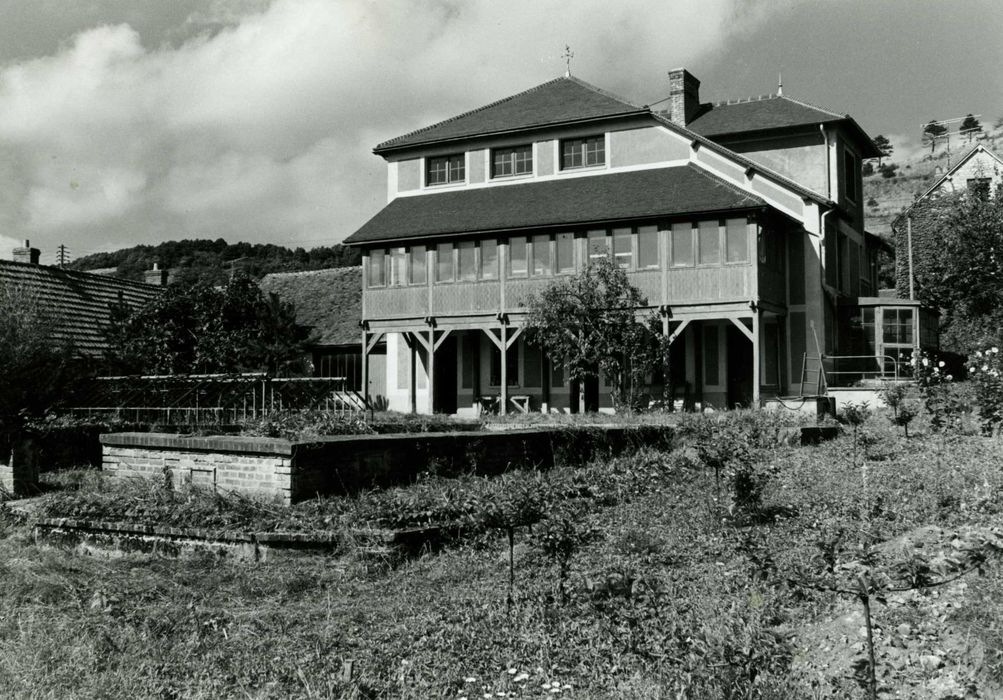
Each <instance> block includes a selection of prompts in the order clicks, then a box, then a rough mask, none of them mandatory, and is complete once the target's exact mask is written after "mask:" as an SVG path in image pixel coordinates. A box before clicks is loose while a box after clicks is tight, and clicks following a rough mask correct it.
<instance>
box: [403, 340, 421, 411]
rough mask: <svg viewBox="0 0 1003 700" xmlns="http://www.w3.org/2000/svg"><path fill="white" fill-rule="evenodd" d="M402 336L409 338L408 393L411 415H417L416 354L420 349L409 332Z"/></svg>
mask: <svg viewBox="0 0 1003 700" xmlns="http://www.w3.org/2000/svg"><path fill="white" fill-rule="evenodd" d="M402 335H403V336H404V337H406V338H408V340H407V341H406V342H407V345H408V348H409V349H410V352H409V353H408V358H409V359H408V364H407V370H408V387H409V389H408V393H409V394H410V397H411V413H417V412H418V381H417V376H416V375H417V368H418V362H417V357H416V354H417V352H418V348H417V347H416V343H415V341H414V340H413V339H411V334H410V332H408V333H402Z"/></svg>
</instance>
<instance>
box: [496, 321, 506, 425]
mask: <svg viewBox="0 0 1003 700" xmlns="http://www.w3.org/2000/svg"><path fill="white" fill-rule="evenodd" d="M499 352H501V405H500V406H499V407H498V413H500V414H501V415H503V416H504V415H505V414H506V413H507V412H508V326H506V325H504V324H502V327H501V347H500V348H499Z"/></svg>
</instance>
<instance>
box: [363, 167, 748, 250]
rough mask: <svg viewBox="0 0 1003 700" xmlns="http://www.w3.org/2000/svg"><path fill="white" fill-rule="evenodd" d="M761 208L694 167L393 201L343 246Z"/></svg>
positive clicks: (463, 191) (455, 192) (727, 185)
mask: <svg viewBox="0 0 1003 700" xmlns="http://www.w3.org/2000/svg"><path fill="white" fill-rule="evenodd" d="M764 205H765V202H764V201H763V200H762V199H760V198H759V197H756V196H754V195H750V194H747V193H745V192H742V191H741V190H739V189H738V188H737V187H734V186H732V185H730V184H728V183H726V182H725V181H724V180H720V179H718V178H716V177H714V176H713V175H710V174H709V173H707V172H706V171H704V170H702V169H700V168H698V167H696V166H693V165H683V166H677V167H673V168H657V169H651V170H637V171H632V172H622V173H610V174H606V175H591V176H582V177H570V178H562V179H557V180H549V181H546V182H531V183H526V184H520V185H504V186H498V187H482V188H477V189H466V190H456V191H454V192H439V193H435V194H427V195H419V196H412V197H398V198H396V199H394V200H393V201H391V202H390V203H389V204H388V205H387V206H386V207H384V208H383V209H382V210H381V211H380V212H379V213H378V214H376V216H374V217H373V218H372V219H370V220H369V221H368V222H366V223H365V224H364V225H363V226H362V228H360V229H359V230H358V231H356V232H355V233H353V234H352V235H351V236H349V237H348V238H347V239H346V240H345V243H350V244H351V243H368V242H378V241H391V240H401V239H413V238H422V237H429V236H441V235H449V234H460V233H478V232H485V233H486V232H499V231H513V230H520V229H533V228H542V227H554V226H565V227H570V226H575V225H586V224H593V223H594V224H601V223H607V222H616V221H625V220H637V219H644V218H652V217H659V216H671V215H673V214H693V215H699V214H700V213H710V212H724V211H728V210H733V209H752V208H756V207H761V206H764Z"/></svg>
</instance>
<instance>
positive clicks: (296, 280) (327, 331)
mask: <svg viewBox="0 0 1003 700" xmlns="http://www.w3.org/2000/svg"><path fill="white" fill-rule="evenodd" d="M260 286H261V290H262V291H263V292H267V293H273V294H276V295H278V297H279V298H280V299H281V300H282V301H288V302H291V303H292V304H293V306H295V307H296V322H297V323H299V324H300V325H303V326H310V327H312V328H313V329H314V331H315V332H314V337H315V345H353V344H354V345H358V344H359V343H361V337H362V336H361V334H362V331H360V330H359V321H361V320H362V268H361V267H338V268H333V269H329V270H311V271H309V272H275V273H272V274H270V275H265V276H264V277H263V278H262V280H261V285H260Z"/></svg>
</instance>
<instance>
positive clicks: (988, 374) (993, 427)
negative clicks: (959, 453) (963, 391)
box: [967, 346, 1003, 435]
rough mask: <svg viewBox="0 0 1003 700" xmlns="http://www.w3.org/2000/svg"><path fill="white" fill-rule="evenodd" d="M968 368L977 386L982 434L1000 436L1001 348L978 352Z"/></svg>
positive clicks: (1002, 419)
mask: <svg viewBox="0 0 1003 700" xmlns="http://www.w3.org/2000/svg"><path fill="white" fill-rule="evenodd" d="M967 367H968V376H969V377H970V378H971V379H972V382H973V383H974V384H975V395H976V398H977V400H978V406H979V421H980V422H981V424H982V432H983V433H984V434H986V435H999V434H1000V428H1001V426H1003V357H1001V355H1000V351H999V348H998V347H996V346H993V347H991V348H988V349H987V350H985V351H983V350H976V351H975V353H974V354H973V355H972V357H971V358H970V359H969V361H968V365H967Z"/></svg>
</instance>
